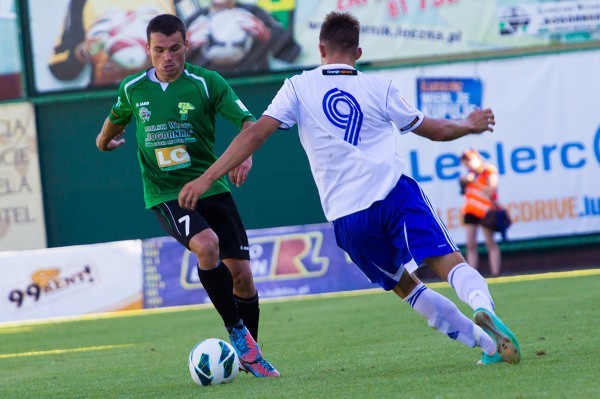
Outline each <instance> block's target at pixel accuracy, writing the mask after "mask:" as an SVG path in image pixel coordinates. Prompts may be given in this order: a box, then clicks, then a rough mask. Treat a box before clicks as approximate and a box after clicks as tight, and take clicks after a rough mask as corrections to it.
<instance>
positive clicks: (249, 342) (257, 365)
mask: <svg viewBox="0 0 600 399" xmlns="http://www.w3.org/2000/svg"><path fill="white" fill-rule="evenodd" d="M229 338H230V340H231V345H232V346H233V348H234V349H235V351H236V352H237V354H238V358H239V359H240V366H241V368H242V369H243V370H244V371H247V372H249V373H252V375H254V376H255V377H261V378H266V377H279V372H278V371H277V370H276V369H275V367H273V366H272V365H271V363H269V362H267V361H266V360H265V359H263V357H262V354H261V352H260V348H259V347H258V344H257V343H256V341H254V338H252V334H250V331H248V329H247V328H246V326H244V325H243V324H240V325H237V326H235V327H233V328H232V329H231V330H230V331H229Z"/></svg>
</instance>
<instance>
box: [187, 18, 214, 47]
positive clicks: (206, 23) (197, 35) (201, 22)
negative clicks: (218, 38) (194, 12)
mask: <svg viewBox="0 0 600 399" xmlns="http://www.w3.org/2000/svg"><path fill="white" fill-rule="evenodd" d="M209 34H210V18H208V17H206V16H204V15H200V16H198V18H196V19H194V20H193V21H192V22H191V23H190V25H189V26H188V28H187V39H188V43H189V47H190V50H194V49H197V48H200V47H202V46H203V45H204V44H205V43H206V42H208V36H209Z"/></svg>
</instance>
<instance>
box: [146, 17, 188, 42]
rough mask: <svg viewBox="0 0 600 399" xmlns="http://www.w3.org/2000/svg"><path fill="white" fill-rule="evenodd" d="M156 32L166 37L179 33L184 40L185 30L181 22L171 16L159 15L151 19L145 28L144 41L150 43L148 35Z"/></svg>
mask: <svg viewBox="0 0 600 399" xmlns="http://www.w3.org/2000/svg"><path fill="white" fill-rule="evenodd" d="M154 32H158V33H162V34H164V35H166V36H171V35H172V34H173V33H176V32H180V33H181V37H182V38H183V40H185V36H186V29H185V24H184V23H183V21H182V20H181V19H180V18H179V17H177V16H176V15H172V14H161V15H157V16H156V17H154V18H152V19H151V20H150V22H148V26H147V27H146V39H147V40H148V43H150V34H151V33H154Z"/></svg>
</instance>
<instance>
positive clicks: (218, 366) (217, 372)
mask: <svg viewBox="0 0 600 399" xmlns="http://www.w3.org/2000/svg"><path fill="white" fill-rule="evenodd" d="M188 366H189V369H190V376H191V377H192V380H194V382H195V383H196V384H198V385H200V386H208V385H217V384H224V383H226V382H230V381H232V380H233V379H234V378H235V377H236V376H237V374H238V371H239V368H240V366H239V359H238V355H237V353H235V349H233V346H231V345H230V344H229V343H228V342H225V341H223V340H220V339H217V338H209V339H206V340H204V341H202V342H199V343H198V344H196V346H194V349H192V351H191V352H190V357H189V360H188Z"/></svg>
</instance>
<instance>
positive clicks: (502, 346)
mask: <svg viewBox="0 0 600 399" xmlns="http://www.w3.org/2000/svg"><path fill="white" fill-rule="evenodd" d="M473 320H474V321H475V324H477V325H478V326H479V327H481V328H482V329H483V331H485V332H486V333H487V334H488V335H489V336H490V337H492V338H493V339H494V342H495V343H496V349H497V352H496V353H495V354H493V355H486V354H485V353H484V354H483V356H482V358H481V360H480V361H479V363H478V364H492V363H499V362H501V361H505V362H506V363H510V364H516V363H519V362H520V361H521V347H520V346H519V342H518V341H517V338H516V337H515V335H514V334H513V333H512V331H510V330H509V329H508V327H506V325H504V323H502V320H500V318H498V316H496V315H494V314H492V313H491V312H489V311H487V310H485V309H477V310H475V313H473Z"/></svg>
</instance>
